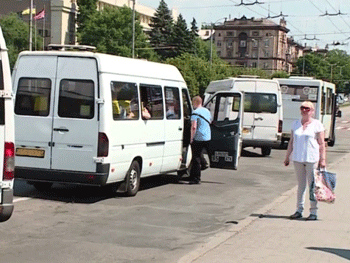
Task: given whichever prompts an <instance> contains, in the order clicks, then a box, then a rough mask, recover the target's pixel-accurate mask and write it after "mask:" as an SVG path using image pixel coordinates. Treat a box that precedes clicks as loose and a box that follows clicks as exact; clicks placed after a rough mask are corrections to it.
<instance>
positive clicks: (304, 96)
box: [281, 84, 320, 102]
mask: <svg viewBox="0 0 350 263" xmlns="http://www.w3.org/2000/svg"><path fill="white" fill-rule="evenodd" d="M319 89H320V87H319V86H306V85H285V84H281V90H282V98H283V99H291V100H293V101H305V100H309V101H311V102H317V97H318V91H319Z"/></svg>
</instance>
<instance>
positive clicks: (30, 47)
mask: <svg viewBox="0 0 350 263" xmlns="http://www.w3.org/2000/svg"><path fill="white" fill-rule="evenodd" d="M32 12H33V0H30V9H29V51H32V46H33V16H32Z"/></svg>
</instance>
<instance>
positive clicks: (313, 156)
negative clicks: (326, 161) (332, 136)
mask: <svg viewBox="0 0 350 263" xmlns="http://www.w3.org/2000/svg"><path fill="white" fill-rule="evenodd" d="M292 131H293V140H294V141H293V155H292V159H293V161H295V162H301V163H304V162H307V163H316V162H318V161H319V159H320V146H319V144H318V142H317V134H318V133H320V132H323V131H324V127H323V124H322V123H321V122H320V121H319V120H316V119H312V121H311V123H309V124H308V125H307V126H306V128H305V130H303V125H302V123H301V120H295V121H294V122H293V125H292Z"/></svg>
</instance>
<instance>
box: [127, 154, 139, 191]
mask: <svg viewBox="0 0 350 263" xmlns="http://www.w3.org/2000/svg"><path fill="white" fill-rule="evenodd" d="M140 177H141V175H140V165H139V163H138V162H137V161H133V162H132V164H131V165H130V168H129V170H128V172H127V174H126V195H127V196H135V195H136V194H137V192H138V190H139V188H140Z"/></svg>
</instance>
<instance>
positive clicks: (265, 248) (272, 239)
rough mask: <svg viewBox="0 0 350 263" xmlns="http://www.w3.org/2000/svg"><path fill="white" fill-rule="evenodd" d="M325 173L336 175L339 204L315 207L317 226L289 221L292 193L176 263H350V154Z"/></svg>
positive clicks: (305, 211) (220, 234) (292, 210)
mask: <svg viewBox="0 0 350 263" xmlns="http://www.w3.org/2000/svg"><path fill="white" fill-rule="evenodd" d="M328 170H329V171H331V172H335V173H336V174H337V186H336V195H337V199H336V201H335V203H334V204H326V203H319V210H318V217H319V220H317V221H305V220H304V219H303V220H290V219H288V216H289V215H290V214H292V213H294V211H295V203H296V187H295V188H293V189H292V190H290V191H288V192H286V193H285V194H283V195H282V196H281V197H279V198H278V199H276V200H275V201H274V202H273V203H271V204H269V205H268V206H265V207H264V208H263V209H261V210H259V211H256V213H254V214H252V215H251V216H249V217H248V218H246V219H244V220H243V221H242V222H239V224H238V225H234V226H232V227H231V228H230V229H229V230H228V231H225V232H222V233H219V234H217V235H216V236H214V237H213V238H211V239H210V240H208V242H206V243H205V244H200V245H199V247H198V248H197V249H196V250H194V251H192V252H191V253H189V254H187V255H186V256H184V257H183V258H181V259H180V261H179V263H190V262H193V263H194V262H195V263H216V262H218V263H225V262H238V263H244V262H259V263H263V262H283V263H284V262H308V263H309V262H311V263H313V262H315V263H316V262H317V263H319V262H331V263H337V262H349V261H350V209H349V210H347V207H349V206H350V154H348V155H346V156H345V157H343V158H342V159H340V160H339V161H338V162H336V163H334V164H333V165H332V166H330V167H328ZM307 191H308V189H307ZM305 204H306V206H305V210H304V215H303V216H304V217H307V216H308V215H309V200H308V199H306V201H305Z"/></svg>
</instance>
